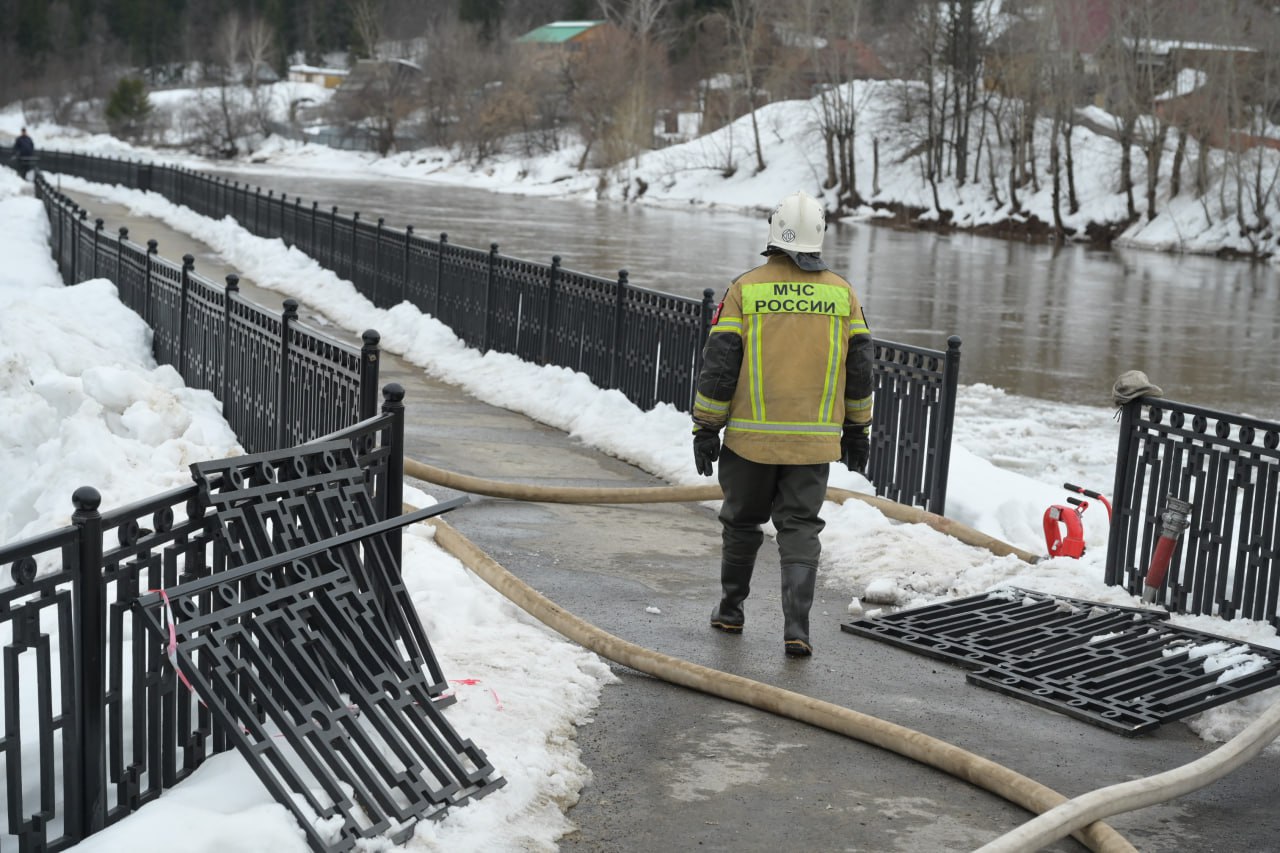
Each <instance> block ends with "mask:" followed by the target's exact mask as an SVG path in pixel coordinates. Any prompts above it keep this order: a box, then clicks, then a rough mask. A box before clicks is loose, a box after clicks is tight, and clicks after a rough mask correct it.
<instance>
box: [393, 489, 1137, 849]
mask: <svg viewBox="0 0 1280 853" xmlns="http://www.w3.org/2000/svg"><path fill="white" fill-rule="evenodd" d="M406 470H407V468H406ZM423 523H425V524H430V525H431V526H432V527H434V528H435V540H436V543H437V544H438V545H440V547H442V548H444V549H445V550H446V551H448V552H449V553H450V554H452V555H453V556H454V557H456V558H457V559H458V560H460V561H461V562H462V564H463V565H465V566H466V567H467V568H468V569H470V570H471V571H472V572H474V573H475V574H476V575H478V576H479V577H480V579H481V580H483V581H484V582H485V583H487V584H489V586H491V587H493V588H494V589H496V590H497V591H498V592H499V593H501V594H502V595H503V596H505V597H506V598H507V599H509V600H510V601H512V602H513V603H514V604H516V606H518V607H520V608H521V609H522V610H524V611H525V612H526V613H528V614H529V615H530V616H533V617H534V618H535V619H537V620H538V621H540V622H542V623H543V624H544V625H546V626H547V627H549V628H551V629H552V630H554V631H556V632H558V633H560V634H562V635H563V636H565V637H567V638H568V639H570V640H572V641H573V642H575V643H578V644H579V645H581V646H583V647H584V648H586V649H589V650H591V651H593V652H595V653H596V654H598V655H600V656H602V657H605V658H608V659H609V660H611V661H614V662H615V663H620V664H622V665H623V666H627V667H630V668H631V669H634V670H638V671H639V672H643V673H646V674H648V675H652V676H654V677H656V678H661V679H662V680H664V681H668V682H670V683H672V684H678V685H680V686H682V687H688V688H691V689H693V690H698V691H701V692H703V693H707V694H709V695H712V696H719V697H720V698H722V699H728V700H730V701H733V702H738V703H741V704H743V705H749V706H751V707H753V708H758V709H760V710H762V711H768V712H769V713H772V714H777V715H779V716H782V717H788V718H790V719H793V720H798V721H800V722H802V723H808V724H810V725H814V726H818V727H819V728H823V729H826V730H827V731H831V732H836V733H838V734H843V735H846V736H848V737H852V738H855V739H857V740H860V741H863V742H865V743H869V744H871V745H873V746H878V747H880V748H881V749H886V750H889V751H890V752H894V753H897V754H898V755H902V756H905V757H907V758H911V759H914V760H916V761H919V762H920V763H922V764H926V765H928V766H930V767H934V768H936V769H938V770H942V771H944V772H946V773H949V774H951V775H952V776H955V777H956V778H958V779H962V780H964V781H966V782H969V783H971V784H973V785H976V786H978V787H979V788H982V789H984V790H986V791H990V792H991V793H993V794H996V795H997V796H999V797H1002V798H1004V799H1005V800H1007V801H1009V802H1011V803H1013V804H1015V805H1018V806H1021V807H1022V808H1024V809H1026V810H1028V811H1030V812H1033V813H1036V814H1040V813H1043V812H1045V811H1047V810H1049V809H1052V808H1054V807H1055V806H1057V805H1059V804H1061V803H1064V802H1067V799H1066V797H1064V796H1063V795H1062V794H1059V793H1058V792H1056V791H1054V790H1053V789H1052V788H1049V787H1046V786H1045V785H1042V784H1040V783H1039V782H1036V781H1035V780H1034V779H1030V778H1028V777H1026V776H1023V775H1022V774H1020V773H1017V772H1015V771H1013V770H1010V769H1009V768H1007V767H1004V766H1002V765H1000V764H997V763H995V762H994V761H991V760H989V759H986V758H982V757H981V756H978V755H975V754H973V753H971V752H968V751H966V750H963V749H961V748H960V747H958V746H954V745H952V744H949V743H947V742H946V741H942V740H938V739H937V738H934V737H931V736H929V735H926V734H924V733H922V732H918V731H915V730H913V729H909V728H906V727H904V726H899V725H897V724H896V723H890V722H887V721H885V720H881V719H879V718H877V717H872V716H870V715H868V714H863V713H860V712H858V711H854V710H851V709H849V708H844V707H841V706H839V705H835V704H832V703H831V702H824V701H822V700H821V699H814V698H813V697H811V696H805V695H803V694H801V693H795V692H793V691H790V690H783V689H782V688H780V687H774V686H773V685H770V684H763V683H761V682H759V681H752V680H751V679H749V678H743V677H742V676H740V675H733V674H730V673H726V672H720V671H719V670H715V669H711V668H710V667H705V666H701V665H699V664H695V663H690V662H689V661H686V660H681V659H680V658H675V657H671V656H670V655H664V654H662V653H661V652H656V651H653V650H652V649H646V648H644V647H643V646H638V645H636V644H635V643H630V642H627V641H626V640H623V639H621V638H619V637H615V636H614V635H612V634H610V633H608V632H606V631H603V630H601V629H599V628H597V627H595V626H594V625H591V624H590V623H588V622H585V621H583V620H582V619H579V618H578V617H577V616H574V615H573V614H572V613H569V612H568V611H567V610H564V609H563V608H561V607H559V606H558V605H557V604H555V602H553V601H551V600H549V599H547V598H546V597H544V596H543V595H542V594H540V593H539V592H537V591H536V590H535V589H533V587H531V586H529V585H528V584H526V583H525V582H524V581H522V580H520V579H519V578H517V577H516V576H515V575H513V574H511V573H510V572H509V571H507V570H506V569H505V568H503V567H502V566H501V565H500V564H499V563H498V562H497V561H496V560H494V559H493V558H492V557H490V556H489V555H488V554H486V553H485V552H484V551H482V550H481V549H480V548H479V547H478V546H477V545H476V544H475V543H473V542H472V541H471V540H469V539H467V538H466V537H465V536H463V535H462V534H461V533H459V532H458V531H456V530H454V529H453V528H452V527H451V526H449V524H448V523H446V522H445V521H443V520H442V519H439V518H432V519H427V520H426V521H425V522H423ZM1072 835H1074V836H1075V837H1076V838H1077V839H1078V840H1079V841H1080V842H1081V843H1083V844H1085V845H1086V846H1087V847H1088V848H1089V849H1090V850H1093V851H1096V853H1136V851H1135V849H1134V847H1133V846H1132V845H1131V844H1129V842H1128V841H1126V840H1125V839H1124V837H1123V836H1122V835H1120V834H1119V833H1118V832H1116V831H1115V829H1113V828H1112V827H1110V826H1108V825H1107V824H1105V823H1100V822H1095V823H1091V824H1089V825H1088V826H1085V827H1083V828H1079V829H1077V830H1075V831H1073V832H1072Z"/></svg>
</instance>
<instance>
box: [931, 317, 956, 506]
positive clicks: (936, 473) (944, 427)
mask: <svg viewBox="0 0 1280 853" xmlns="http://www.w3.org/2000/svg"><path fill="white" fill-rule="evenodd" d="M959 384H960V336H959V335H952V336H951V337H949V338H947V354H946V356H944V358H943V367H942V393H941V394H940V395H939V398H938V409H939V411H938V439H937V441H938V443H937V444H936V445H935V446H934V456H933V482H932V483H931V484H930V488H929V503H928V506H926V507H925V509H927V510H929V512H933V513H937V514H938V515H942V514H943V513H944V512H945V511H946V508H947V477H948V474H949V473H950V471H951V436H952V434H953V433H954V432H955V425H956V388H957V386H958V385H959Z"/></svg>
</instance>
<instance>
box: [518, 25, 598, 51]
mask: <svg viewBox="0 0 1280 853" xmlns="http://www.w3.org/2000/svg"><path fill="white" fill-rule="evenodd" d="M607 23H608V22H607V21H553V22H552V23H550V24H543V25H542V26H540V27H538V28H537V29H536V30H530V31H529V32H527V33H525V34H524V35H522V36H520V38H518V39H516V42H517V43H520V44H544V45H559V46H563V47H568V48H577V47H581V46H582V45H584V44H586V43H587V42H589V41H590V40H591V39H593V38H594V37H596V36H597V35H598V34H599V31H600V30H601V29H602V28H603V27H605V26H606V25H607Z"/></svg>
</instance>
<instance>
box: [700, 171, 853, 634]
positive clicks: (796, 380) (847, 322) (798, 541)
mask: <svg viewBox="0 0 1280 853" xmlns="http://www.w3.org/2000/svg"><path fill="white" fill-rule="evenodd" d="M826 228H827V221H826V211H825V210H824V209H823V207H822V203H821V202H819V201H818V200H817V199H816V198H813V197H812V196H809V195H806V194H805V193H803V192H797V193H793V194H791V195H789V196H787V197H786V198H784V199H783V200H782V202H781V203H780V204H779V205H778V206H777V208H776V209H774V211H773V213H772V214H771V215H770V216H769V240H768V243H767V244H766V248H765V250H764V255H765V257H767V258H768V260H767V261H765V263H764V264H763V265H761V266H758V267H756V268H755V269H753V270H751V271H750V272H747V273H744V274H743V275H741V276H739V277H738V278H737V279H736V280H735V281H734V282H733V284H731V285H730V286H729V290H728V292H727V293H726V294H725V297H724V301H723V302H721V303H720V307H719V308H718V309H717V311H716V316H715V320H714V322H713V325H712V327H711V334H710V335H709V336H708V337H707V343H706V346H705V348H704V349H703V354H702V365H703V366H702V371H701V373H700V375H699V376H698V387H697V394H696V396H695V398H694V403H693V413H692V414H693V429H694V432H693V456H694V463H695V464H696V465H697V468H698V473H700V474H703V475H705V476H708V477H709V476H711V474H712V463H713V462H715V461H716V460H717V459H718V460H719V462H720V466H719V467H720V486H721V488H722V489H723V490H724V504H723V506H722V508H721V510H720V523H721V528H722V530H721V542H722V545H721V552H720V587H721V600H720V604H719V606H717V607H716V609H715V610H714V611H712V613H711V627H713V628H715V629H717V630H720V631H725V632H727V633H730V634H739V633H741V632H742V629H743V626H744V624H745V622H746V619H745V617H744V615H743V608H742V605H743V602H744V601H745V600H746V598H747V594H748V592H749V590H750V583H751V573H752V571H753V570H754V568H755V561H756V552H757V551H758V550H759V548H760V545H761V543H762V542H763V540H764V533H763V532H762V531H761V529H760V528H761V525H762V524H764V523H765V522H766V521H769V520H771V519H772V521H773V523H774V526H775V527H776V528H777V531H778V553H779V556H780V557H781V561H782V615H783V631H782V638H783V651H784V652H785V653H786V654H787V655H790V656H793V657H808V656H809V655H811V654H813V645H812V644H811V643H810V641H809V609H810V607H812V605H813V593H814V586H815V584H816V581H817V573H818V555H819V554H820V553H821V551H822V544H821V543H820V542H819V541H818V534H819V533H821V532H822V528H823V527H824V526H825V524H826V523H825V522H824V521H823V520H822V519H821V518H819V517H818V511H819V510H820V509H821V507H822V501H823V499H824V497H825V496H826V492H827V473H828V469H829V468H830V463H831V462H833V461H835V460H837V459H839V460H843V462H844V464H845V465H846V466H847V467H848V468H849V469H850V470H853V471H862V470H863V469H864V468H865V467H866V464H867V455H868V451H869V447H870V430H871V348H872V344H871V332H870V331H869V330H868V329H867V320H866V316H865V315H864V314H863V312H862V306H861V304H859V302H858V297H857V294H855V293H854V292H853V287H852V286H850V284H849V282H847V281H845V280H844V279H843V278H841V277H840V276H839V275H836V274H835V273H834V272H831V271H830V270H828V269H827V265H826V263H825V262H824V261H823V260H822V258H821V252H822V240H823V236H824V234H825V232H826ZM721 429H724V431H725V436H724V447H723V449H722V448H721V445H720V430H721Z"/></svg>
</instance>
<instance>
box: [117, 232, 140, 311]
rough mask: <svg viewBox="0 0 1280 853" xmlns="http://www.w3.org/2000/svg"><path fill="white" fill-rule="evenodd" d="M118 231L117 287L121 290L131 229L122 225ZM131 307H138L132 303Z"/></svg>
mask: <svg viewBox="0 0 1280 853" xmlns="http://www.w3.org/2000/svg"><path fill="white" fill-rule="evenodd" d="M116 233H117V234H118V235H119V239H118V240H117V241H116V289H117V290H121V289H122V288H121V287H120V273H121V271H122V270H123V269H124V241H125V240H128V239H129V229H128V228H126V227H124V226H123V225H121V226H120V230H119V231H117V232H116ZM126 304H128V303H127V302H126ZM129 307H130V308H136V307H137V306H136V305H130V306H129Z"/></svg>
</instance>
